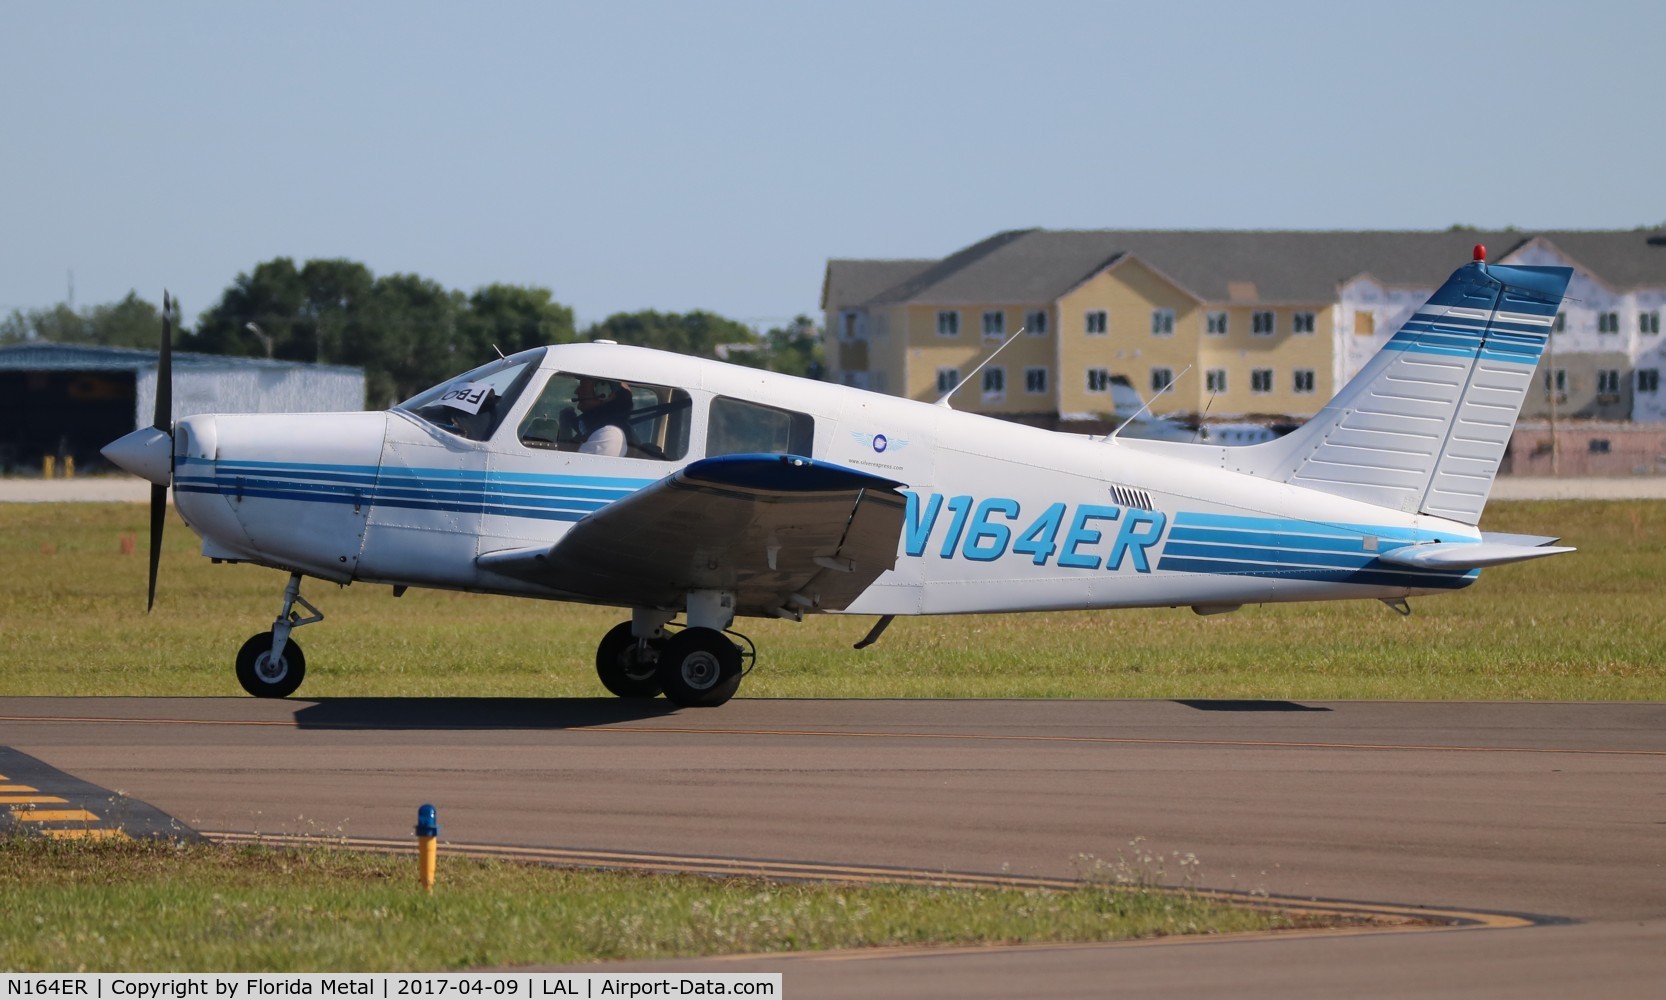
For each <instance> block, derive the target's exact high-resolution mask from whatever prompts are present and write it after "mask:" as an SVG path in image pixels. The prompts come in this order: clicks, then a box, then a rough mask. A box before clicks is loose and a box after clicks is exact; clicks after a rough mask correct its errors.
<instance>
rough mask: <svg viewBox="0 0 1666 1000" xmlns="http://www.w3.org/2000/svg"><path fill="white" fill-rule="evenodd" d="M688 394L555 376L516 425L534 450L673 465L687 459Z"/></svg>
mask: <svg viewBox="0 0 1666 1000" xmlns="http://www.w3.org/2000/svg"><path fill="white" fill-rule="evenodd" d="M691 409H692V405H691V401H690V399H689V396H688V393H686V392H684V391H683V390H681V389H677V388H673V387H671V386H663V385H644V384H643V383H640V382H621V381H619V380H617V379H607V378H599V377H595V376H589V375H581V374H577V373H572V372H557V373H555V374H554V375H551V376H550V380H549V381H548V382H546V383H545V384H544V391H543V392H541V393H539V394H538V400H537V402H535V403H533V404H532V408H531V409H529V410H528V411H527V414H526V419H524V420H522V421H521V428H520V440H521V444H523V445H525V446H526V447H527V448H530V449H533V450H534V451H577V452H584V453H586V454H591V455H603V456H607V457H611V458H647V459H654V460H658V461H662V462H675V461H678V460H679V459H681V458H682V457H683V456H685V455H687V454H688V427H689V413H690V411H691Z"/></svg>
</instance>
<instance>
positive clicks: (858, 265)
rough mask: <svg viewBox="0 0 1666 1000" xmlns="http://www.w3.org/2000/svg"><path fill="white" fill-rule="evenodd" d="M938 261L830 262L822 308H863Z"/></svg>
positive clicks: (822, 289) (822, 290) (822, 293)
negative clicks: (861, 305) (835, 305)
mask: <svg viewBox="0 0 1666 1000" xmlns="http://www.w3.org/2000/svg"><path fill="white" fill-rule="evenodd" d="M937 263H938V261H935V260H830V261H828V262H827V276H826V278H825V279H824V280H823V282H822V288H821V307H822V308H823V309H826V308H827V307H828V305H829V304H831V303H837V304H839V305H860V304H861V303H863V302H866V301H867V300H869V299H871V298H873V297H874V296H875V295H878V294H879V293H880V292H883V291H884V290H886V289H887V288H890V287H892V286H893V285H900V284H902V283H903V282H905V281H911V280H913V278H914V277H915V276H916V275H918V274H919V273H920V272H921V271H924V270H925V269H926V268H929V267H931V266H933V265H935V264H937Z"/></svg>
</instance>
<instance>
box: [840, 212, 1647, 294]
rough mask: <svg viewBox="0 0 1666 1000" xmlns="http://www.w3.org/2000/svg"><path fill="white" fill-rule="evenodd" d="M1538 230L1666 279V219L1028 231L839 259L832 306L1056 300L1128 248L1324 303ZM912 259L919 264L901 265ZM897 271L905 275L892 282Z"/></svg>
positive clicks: (1598, 272) (1202, 274)
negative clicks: (1539, 225) (1364, 278)
mask: <svg viewBox="0 0 1666 1000" xmlns="http://www.w3.org/2000/svg"><path fill="white" fill-rule="evenodd" d="M1535 238H1538V239H1542V240H1546V241H1548V242H1549V243H1551V244H1552V245H1554V246H1555V247H1556V248H1557V249H1559V250H1561V251H1562V252H1563V253H1564V254H1566V255H1567V256H1569V257H1571V258H1572V259H1573V260H1574V261H1575V262H1576V263H1578V264H1580V265H1582V266H1583V267H1585V268H1587V269H1588V270H1589V271H1590V272H1591V273H1592V274H1593V275H1594V276H1595V277H1597V278H1598V279H1599V280H1601V281H1602V282H1604V283H1605V284H1607V285H1608V286H1609V287H1611V288H1614V289H1617V290H1622V291H1623V290H1626V289H1632V288H1640V287H1653V288H1661V287H1666V230H1662V229H1651V230H1642V229H1639V230H1538V231H1528V230H1494V231H1484V230H1450V231H1445V232H1409V231H1408V232H1389V231H1381V230H1378V231H1361V232H1347V231H1324V232H1316V231H1295V230H1262V231H1255V230H1050V229H1020V230H1012V231H1010V232H1004V233H998V234H996V235H995V236H992V237H990V238H988V239H986V240H983V241H981V242H978V243H974V244H972V245H971V246H969V247H966V248H964V249H962V250H959V251H957V252H955V253H953V254H950V255H949V256H948V257H945V258H943V259H942V260H940V261H925V262H921V261H852V260H833V261H829V262H828V283H827V289H826V299H825V303H824V304H830V305H835V306H878V305H897V304H902V303H910V302H913V303H923V304H941V305H962V304H965V305H971V304H1007V303H1011V304H1020V303H1040V302H1052V301H1054V300H1056V299H1058V298H1059V297H1061V296H1063V295H1064V294H1065V293H1066V292H1068V291H1070V289H1072V288H1074V287H1076V286H1077V285H1079V284H1080V283H1081V282H1083V281H1085V280H1087V279H1088V278H1089V277H1091V276H1093V275H1094V274H1097V273H1098V272H1099V271H1100V270H1102V269H1104V268H1105V267H1107V266H1109V265H1110V264H1111V263H1113V262H1115V261H1116V260H1117V259H1118V258H1120V257H1123V256H1126V255H1132V256H1134V257H1137V258H1138V259H1140V260H1142V261H1144V262H1145V263H1146V264H1149V265H1150V266H1151V267H1153V268H1155V269H1156V270H1157V271H1159V272H1161V273H1162V274H1163V275H1164V276H1166V277H1168V278H1169V279H1170V280H1172V281H1174V282H1176V283H1178V284H1179V285H1180V286H1181V287H1182V288H1184V289H1186V290H1187V291H1189V292H1191V293H1192V294H1193V295H1195V296H1196V297H1197V298H1199V299H1201V300H1203V301H1206V302H1229V301H1230V302H1268V303H1280V302H1289V303H1323V302H1330V301H1334V300H1335V298H1336V292H1337V289H1338V288H1339V287H1340V286H1341V285H1342V284H1344V283H1345V282H1347V281H1348V280H1350V279H1352V278H1355V277H1358V276H1359V275H1361V274H1369V275H1371V276H1372V277H1374V278H1376V279H1377V280H1378V281H1381V282H1383V283H1384V284H1386V285H1391V286H1402V287H1412V288H1433V287H1436V286H1438V285H1439V284H1440V283H1441V282H1442V281H1443V280H1445V278H1446V276H1447V275H1449V274H1450V273H1451V272H1452V269H1453V268H1455V267H1457V266H1458V265H1460V264H1463V263H1464V262H1466V261H1468V260H1469V259H1470V257H1471V249H1472V248H1473V246H1474V245H1475V244H1477V243H1482V244H1485V245H1486V247H1487V255H1488V259H1489V260H1492V261H1497V260H1499V259H1500V258H1502V257H1505V256H1507V255H1508V254H1510V253H1511V252H1512V251H1514V250H1517V249H1519V248H1520V247H1521V246H1523V245H1524V244H1526V243H1528V242H1529V241H1531V240H1533V239H1535ZM904 264H906V265H909V267H907V268H903V267H900V266H895V265H904ZM880 265H892V266H893V267H892V269H890V270H887V269H886V268H885V267H882V266H880ZM922 265H923V266H922ZM858 275H860V280H858V278H857V276H858ZM887 278H894V279H895V280H891V281H890V282H889V283H888V284H885V283H884V282H885V279H887ZM870 289H872V290H871V291H870ZM835 290H837V291H838V292H839V293H840V294H838V295H835V294H834V292H835Z"/></svg>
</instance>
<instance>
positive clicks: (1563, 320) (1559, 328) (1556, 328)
mask: <svg viewBox="0 0 1666 1000" xmlns="http://www.w3.org/2000/svg"><path fill="white" fill-rule="evenodd" d="M1550 332H1551V333H1567V332H1568V314H1567V313H1565V312H1559V313H1557V314H1556V321H1555V322H1554V323H1552V324H1550Z"/></svg>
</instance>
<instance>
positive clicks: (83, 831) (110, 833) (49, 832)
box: [39, 827, 128, 840]
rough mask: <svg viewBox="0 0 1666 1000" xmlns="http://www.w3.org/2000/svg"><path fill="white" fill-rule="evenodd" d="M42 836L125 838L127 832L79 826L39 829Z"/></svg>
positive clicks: (91, 838) (54, 837)
mask: <svg viewBox="0 0 1666 1000" xmlns="http://www.w3.org/2000/svg"><path fill="white" fill-rule="evenodd" d="M39 832H40V834H41V835H42V836H46V837H51V838H52V839H53V840H127V839H128V836H127V834H125V833H123V832H122V831H120V830H112V829H106V828H90V827H79V828H76V829H70V830H53V829H44V830H41V831H39Z"/></svg>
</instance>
